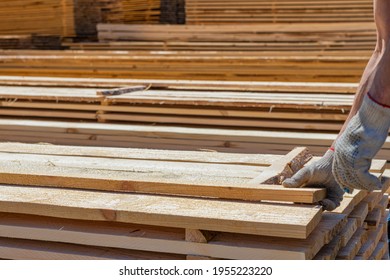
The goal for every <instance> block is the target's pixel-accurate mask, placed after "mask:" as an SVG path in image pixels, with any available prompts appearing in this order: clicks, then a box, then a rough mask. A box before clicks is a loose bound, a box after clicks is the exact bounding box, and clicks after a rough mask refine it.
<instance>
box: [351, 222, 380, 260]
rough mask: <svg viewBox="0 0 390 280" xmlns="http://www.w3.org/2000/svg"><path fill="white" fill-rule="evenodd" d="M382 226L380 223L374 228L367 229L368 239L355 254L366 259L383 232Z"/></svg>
mask: <svg viewBox="0 0 390 280" xmlns="http://www.w3.org/2000/svg"><path fill="white" fill-rule="evenodd" d="M383 230H384V226H383V225H382V224H380V225H379V227H378V228H377V229H375V230H368V240H367V241H366V242H365V243H364V244H363V245H362V247H361V248H360V250H359V251H358V253H357V255H358V256H361V257H362V258H363V259H365V260H367V259H368V258H369V257H370V256H371V255H372V253H373V252H374V250H375V248H376V246H377V245H378V243H379V240H380V238H381V236H382V234H383Z"/></svg>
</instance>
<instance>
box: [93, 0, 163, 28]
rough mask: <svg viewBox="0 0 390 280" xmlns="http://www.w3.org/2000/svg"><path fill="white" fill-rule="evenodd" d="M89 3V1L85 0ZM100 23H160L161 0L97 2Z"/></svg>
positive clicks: (101, 0) (99, 0)
mask: <svg viewBox="0 0 390 280" xmlns="http://www.w3.org/2000/svg"><path fill="white" fill-rule="evenodd" d="M87 1H88V2H91V0H87ZM96 2H97V5H98V6H99V7H100V13H101V21H100V22H104V23H138V24H144V23H152V24H156V23H159V22H160V7H161V0H98V1H96Z"/></svg>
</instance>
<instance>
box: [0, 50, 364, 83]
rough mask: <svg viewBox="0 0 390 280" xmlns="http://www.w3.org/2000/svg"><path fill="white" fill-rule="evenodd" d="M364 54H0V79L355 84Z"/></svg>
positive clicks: (25, 52)
mask: <svg viewBox="0 0 390 280" xmlns="http://www.w3.org/2000/svg"><path fill="white" fill-rule="evenodd" d="M369 57H370V52H369V51H353V52H352V51H330V52H326V53H318V52H309V51H308V52H288V55H286V53H285V52H251V53H249V52H217V53H215V52H203V51H199V52H176V51H170V52H154V51H138V52H130V51H128V52H125V51H121V52H116V51H33V50H31V51H30V50H25V51H12V50H3V51H0V59H1V61H2V63H1V64H0V75H10V76H11V75H17V76H53V77H90V78H92V77H94V78H98V77H101V78H137V79H182V80H218V81H223V80H230V81H235V80H236V81H237V80H238V81H239V80H241V81H297V82H310V81H311V82H314V81H315V82H358V81H359V80H360V76H361V73H362V71H363V69H364V67H365V65H366V64H367V61H368V59H369Z"/></svg>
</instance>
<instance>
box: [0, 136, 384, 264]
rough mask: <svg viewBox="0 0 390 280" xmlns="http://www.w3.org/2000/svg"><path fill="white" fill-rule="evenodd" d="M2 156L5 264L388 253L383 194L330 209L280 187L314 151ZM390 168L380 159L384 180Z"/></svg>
mask: <svg viewBox="0 0 390 280" xmlns="http://www.w3.org/2000/svg"><path fill="white" fill-rule="evenodd" d="M0 151H1V152H0V157H1V158H2V163H3V164H2V168H1V171H0V172H1V176H0V184H1V188H0V211H1V214H0V216H1V221H0V228H1V230H0V236H1V238H0V257H1V258H4V259H171V260H172V259H334V258H340V259H388V251H387V248H386V246H385V245H386V243H385V242H386V241H387V239H386V238H387V235H386V234H385V226H386V223H385V222H384V220H385V218H386V215H388V212H387V211H386V210H385V208H384V207H383V201H384V199H387V197H386V196H385V195H383V193H382V192H379V191H378V192H373V193H367V192H365V191H356V192H354V193H353V194H351V195H346V196H345V198H344V201H343V204H342V205H341V206H340V207H339V208H337V209H335V211H334V212H323V211H322V209H321V208H320V207H319V206H317V205H316V204H318V201H320V200H321V199H323V198H324V197H325V196H326V191H325V189H315V188H314V189H313V188H300V189H287V188H283V187H282V186H281V185H280V182H281V180H283V179H284V178H286V177H289V176H291V175H292V174H293V173H294V172H296V171H298V170H299V169H300V168H302V166H303V165H304V164H306V163H307V162H311V161H313V160H317V159H316V158H311V155H310V154H309V153H308V151H307V149H305V148H297V149H294V150H293V151H291V152H290V153H288V154H287V155H283V156H275V155H235V154H224V153H210V152H179V151H171V152H169V151H163V150H137V149H109V148H91V147H89V148H82V147H61V146H52V145H24V144H10V143H2V144H0ZM383 169H384V161H377V160H376V161H374V162H373V165H372V166H371V172H373V173H374V174H376V175H377V176H379V177H380V176H381V174H382V172H383ZM204 170H208V172H204ZM387 182H388V181H386V183H385V184H388V183H387Z"/></svg>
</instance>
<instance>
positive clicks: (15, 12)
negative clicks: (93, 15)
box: [0, 0, 75, 37]
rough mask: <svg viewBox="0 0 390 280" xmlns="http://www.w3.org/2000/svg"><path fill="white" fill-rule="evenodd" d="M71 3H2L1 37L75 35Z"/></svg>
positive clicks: (29, 0)
mask: <svg viewBox="0 0 390 280" xmlns="http://www.w3.org/2000/svg"><path fill="white" fill-rule="evenodd" d="M73 11H74V1H73V0H46V1H36V0H18V1H14V0H3V1H1V9H0V35H28V34H33V33H35V34H44V35H58V36H62V37H67V36H74V35H75V26H74V12H73Z"/></svg>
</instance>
